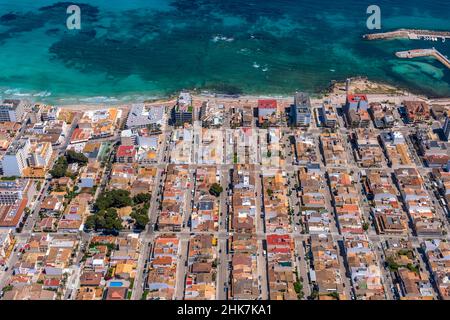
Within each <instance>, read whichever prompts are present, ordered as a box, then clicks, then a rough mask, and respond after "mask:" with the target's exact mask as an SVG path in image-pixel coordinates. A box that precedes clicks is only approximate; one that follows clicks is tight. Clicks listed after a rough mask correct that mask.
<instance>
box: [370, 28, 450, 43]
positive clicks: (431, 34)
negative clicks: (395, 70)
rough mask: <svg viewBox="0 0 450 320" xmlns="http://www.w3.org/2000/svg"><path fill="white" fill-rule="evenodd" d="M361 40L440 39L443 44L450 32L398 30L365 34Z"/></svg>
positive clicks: (449, 37)
mask: <svg viewBox="0 0 450 320" xmlns="http://www.w3.org/2000/svg"><path fill="white" fill-rule="evenodd" d="M363 38H364V39H367V40H388V39H410V40H431V41H438V40H439V39H441V40H442V42H445V41H446V40H447V39H450V31H432V30H416V29H398V30H395V31H390V32H381V33H371V34H365V35H364V36H363Z"/></svg>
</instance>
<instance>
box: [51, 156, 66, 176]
mask: <svg viewBox="0 0 450 320" xmlns="http://www.w3.org/2000/svg"><path fill="white" fill-rule="evenodd" d="M68 166H69V164H68V163H67V159H66V157H64V156H61V157H59V158H58V160H56V162H55V165H54V166H53V168H52V170H50V171H49V172H50V174H51V175H52V177H53V178H62V177H64V176H65V175H66V171H67V168H68Z"/></svg>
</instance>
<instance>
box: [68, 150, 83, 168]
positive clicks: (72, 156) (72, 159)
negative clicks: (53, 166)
mask: <svg viewBox="0 0 450 320" xmlns="http://www.w3.org/2000/svg"><path fill="white" fill-rule="evenodd" d="M66 156H67V162H68V163H78V164H80V165H85V164H86V163H87V162H88V158H87V157H86V156H85V155H84V154H83V153H81V152H75V151H74V150H68V151H67V152H66Z"/></svg>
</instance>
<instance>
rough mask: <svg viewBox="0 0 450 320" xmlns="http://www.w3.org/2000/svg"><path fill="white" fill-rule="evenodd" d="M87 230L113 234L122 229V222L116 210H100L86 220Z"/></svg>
mask: <svg viewBox="0 0 450 320" xmlns="http://www.w3.org/2000/svg"><path fill="white" fill-rule="evenodd" d="M85 228H86V229H87V230H92V229H94V230H95V231H103V232H105V233H113V232H117V231H120V230H121V229H122V221H121V219H120V218H119V215H118V214H117V210H116V209H115V208H109V209H106V210H100V211H98V212H97V213H95V214H94V215H92V216H89V217H88V218H87V219H86V223H85Z"/></svg>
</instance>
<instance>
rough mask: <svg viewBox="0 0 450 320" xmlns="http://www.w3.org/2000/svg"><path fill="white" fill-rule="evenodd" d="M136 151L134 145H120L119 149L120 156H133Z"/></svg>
mask: <svg viewBox="0 0 450 320" xmlns="http://www.w3.org/2000/svg"><path fill="white" fill-rule="evenodd" d="M135 153H136V149H135V148H134V146H120V147H119V149H118V150H117V156H118V157H133V156H134V155H135Z"/></svg>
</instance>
